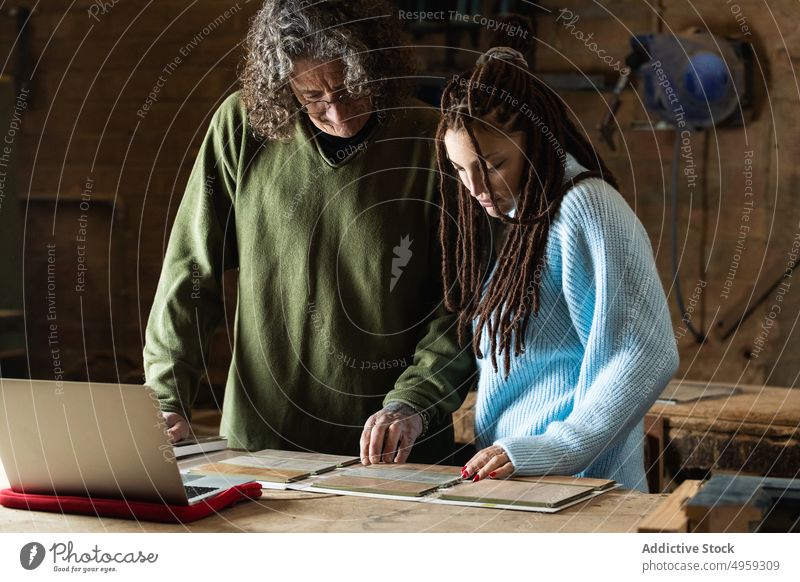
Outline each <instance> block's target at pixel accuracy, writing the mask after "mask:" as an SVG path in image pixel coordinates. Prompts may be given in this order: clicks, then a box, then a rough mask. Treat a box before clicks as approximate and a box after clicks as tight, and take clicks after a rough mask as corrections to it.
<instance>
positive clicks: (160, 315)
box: [144, 98, 241, 419]
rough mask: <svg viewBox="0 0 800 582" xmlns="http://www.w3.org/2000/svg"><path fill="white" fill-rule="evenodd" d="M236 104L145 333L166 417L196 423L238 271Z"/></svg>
mask: <svg viewBox="0 0 800 582" xmlns="http://www.w3.org/2000/svg"><path fill="white" fill-rule="evenodd" d="M235 110H236V104H235V99H233V98H228V100H226V102H225V103H223V105H222V106H221V107H220V108H219V109H218V110H217V111H216V112H215V114H214V116H213V118H212V120H211V124H210V127H209V129H208V131H207V133H206V136H205V138H204V140H203V142H202V145H201V147H200V151H199V154H198V156H197V159H196V160H195V164H194V166H193V168H192V171H191V174H190V176H189V181H188V183H187V185H186V189H185V192H184V195H183V199H182V200H181V203H180V206H179V207H178V212H177V215H176V217H175V222H174V224H173V226H172V232H171V234H170V237H169V243H168V245H167V250H166V254H165V256H164V263H163V266H162V269H161V277H160V279H159V282H158V288H157V291H156V295H155V299H154V301H153V306H152V308H151V311H150V318H149V320H148V323H147V329H146V332H145V336H146V338H145V347H144V368H145V380H146V382H147V385H148V386H150V387H151V388H152V389H153V390H154V391H155V393H156V394H157V396H158V399H159V406H160V408H161V409H162V410H163V411H165V412H177V413H179V414H182V415H183V416H184V417H186V418H187V419H190V418H191V406H192V404H193V402H194V399H195V397H196V396H197V390H198V386H199V383H200V380H201V378H202V376H203V374H204V373H205V370H206V365H205V362H206V357H207V354H208V346H209V340H210V337H211V335H212V333H213V332H214V330H215V328H216V326H217V325H218V324H219V322H220V320H221V318H222V315H223V313H224V307H223V290H222V273H223V271H224V270H225V269H230V268H235V267H236V266H237V252H236V242H235V228H234V215H233V196H234V193H235V190H236V181H237V170H236V168H237V159H236V158H237V156H236V152H237V144H238V142H237V140H236V139H235V134H237V133H240V131H241V127H238V128H237V127H236V125H237V121H236V115H235Z"/></svg>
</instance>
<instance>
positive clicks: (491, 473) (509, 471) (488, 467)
mask: <svg viewBox="0 0 800 582" xmlns="http://www.w3.org/2000/svg"><path fill="white" fill-rule="evenodd" d="M513 474H514V465H513V464H512V463H511V460H510V459H509V458H508V455H507V454H506V451H505V449H503V447H498V446H496V445H492V446H491V447H486V448H485V449H482V450H480V451H478V453H477V454H476V455H475V456H474V457H472V458H471V459H470V460H469V462H468V463H467V464H466V465H464V467H463V468H462V469H461V478H462V479H472V480H473V481H480V480H481V479H486V478H487V477H488V478H489V479H505V478H506V477H511V475H513Z"/></svg>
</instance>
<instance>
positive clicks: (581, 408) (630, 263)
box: [495, 179, 678, 475]
mask: <svg viewBox="0 0 800 582" xmlns="http://www.w3.org/2000/svg"><path fill="white" fill-rule="evenodd" d="M570 194H572V196H570ZM560 214H561V219H562V225H561V228H562V231H561V256H562V264H561V271H562V272H561V278H562V287H563V294H564V298H565V300H566V303H567V306H568V309H569V313H570V317H571V319H572V323H573V325H574V328H575V330H576V332H577V334H578V336H579V337H580V340H581V343H582V344H583V346H584V355H583V359H582V363H581V369H580V374H579V377H578V381H577V385H576V386H575V387H574V401H573V408H572V411H571V412H570V414H569V415H568V416H567V417H566V419H564V420H559V421H554V422H552V423H550V424H549V425H548V426H547V428H546V429H545V431H544V432H543V433H542V434H539V435H536V436H529V437H509V438H503V439H499V440H498V441H496V442H495V444H497V445H500V446H502V447H503V448H504V449H505V450H506V452H507V454H508V456H509V458H510V459H511V462H512V463H513V465H514V467H515V472H516V473H517V474H521V475H526V474H527V475H543V474H547V473H551V474H557V475H573V474H576V473H579V472H581V471H582V470H584V469H585V468H586V467H588V466H589V465H591V464H592V463H593V462H594V461H595V460H596V459H597V458H598V457H599V456H600V455H602V454H603V453H604V452H605V451H606V450H607V449H608V447H610V446H613V445H615V444H616V443H618V442H620V441H621V440H622V439H624V438H626V437H627V436H628V434H629V433H630V431H631V430H632V429H633V428H634V426H635V425H636V424H637V423H638V422H639V421H641V419H642V418H643V417H644V415H645V413H646V412H647V410H648V409H649V407H650V406H651V405H652V404H653V402H655V400H656V398H658V395H659V394H660V393H661V391H662V390H663V388H664V386H666V384H667V383H668V382H669V380H670V378H671V377H672V376H673V375H674V374H675V372H676V371H677V367H678V351H677V346H676V344H675V339H674V335H673V329H672V323H671V320H670V315H669V309H668V307H667V302H666V297H665V295H664V290H663V288H662V286H661V281H660V279H659V276H658V272H657V270H656V266H655V262H654V260H653V253H652V247H651V246H650V241H649V239H648V237H647V233H646V231H645V230H644V227H643V226H642V224H641V222H639V220H638V218H637V217H636V215H635V214H634V212H633V210H632V209H631V208H630V207H629V206H628V204H627V203H626V202H625V200H624V199H623V198H622V196H621V195H620V194H619V192H617V191H616V190H615V189H613V188H612V187H611V186H608V185H606V183H605V182H602V181H600V180H597V179H591V180H585V181H583V182H581V183H580V184H578V185H577V186H576V187H575V188H574V189H573V190H570V192H568V194H567V196H565V198H564V202H563V203H562V208H561V213H560Z"/></svg>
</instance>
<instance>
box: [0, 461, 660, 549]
mask: <svg viewBox="0 0 800 582" xmlns="http://www.w3.org/2000/svg"><path fill="white" fill-rule="evenodd" d="M230 454H233V452H230V451H228V452H226V453H224V454H223V455H221V456H228V455H230ZM235 454H240V453H235ZM216 458H218V457H216V456H213V455H208V456H207V457H202V456H201V458H200V459H198V460H195V459H192V460H187V461H181V463H180V465H181V467H182V468H186V467H188V466H190V465H192V464H196V463H198V462H200V463H202V462H206V461H208V460H209V459H211V460H214V459H216ZM0 486H2V487H7V486H8V485H7V480H6V477H5V474H4V473H2V472H0ZM665 497H666V495H646V494H644V493H639V492H638V491H627V490H615V491H610V492H608V493H605V494H603V495H601V496H599V497H597V498H595V499H593V500H590V501H587V502H584V503H581V504H578V505H575V506H573V507H570V508H568V509H565V510H563V511H560V512H558V513H554V514H544V513H532V512H523V511H509V510H502V509H487V508H473V507H458V506H451V505H433V504H429V503H419V502H411V501H389V500H385V499H369V498H365V497H352V496H344V495H329V494H320V493H305V492H300V491H274V490H268V489H265V490H264V493H263V495H262V497H261V498H260V499H257V500H254V501H247V502H243V503H240V504H238V505H235V506H233V507H229V508H227V509H225V510H223V511H222V512H220V513H219V514H217V515H214V516H212V517H208V518H206V519H202V520H200V521H197V522H195V523H192V524H188V525H169V524H158V523H137V522H135V521H129V520H122V519H109V518H96V517H86V516H77V515H61V514H58V513H45V512H33V511H24V510H15V509H6V508H4V507H0V532H6V533H9V532H48V533H49V532H57V533H60V532H178V531H192V532H635V531H636V526H637V524H638V523H639V522H640V521H641V520H642V519H643V518H644V517H645V516H646V515H647V514H649V513H651V512H652V511H653V510H654V509H655V508H656V506H657V505H658V504H659V503H660V502H661V501H662V500H663V499H664V498H665Z"/></svg>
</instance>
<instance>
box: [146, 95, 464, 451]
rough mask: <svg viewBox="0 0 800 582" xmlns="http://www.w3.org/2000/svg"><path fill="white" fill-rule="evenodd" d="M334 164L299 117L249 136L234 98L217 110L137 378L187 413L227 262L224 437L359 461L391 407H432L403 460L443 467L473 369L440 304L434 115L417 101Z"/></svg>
mask: <svg viewBox="0 0 800 582" xmlns="http://www.w3.org/2000/svg"><path fill="white" fill-rule="evenodd" d="M383 116H384V119H383V120H382V122H381V123H380V124H378V126H377V127H376V129H375V130H374V132H373V133H372V134H371V136H370V137H369V138H368V139H367V141H366V142H365V143H364V144H362V145H361V146H360V147H359V148H357V149H355V151H343V152H341V155H340V156H337V157H340V158H341V160H342V161H341V162H339V163H336V164H333V165H332V164H331V163H330V162H329V161H328V160H326V159H325V158H324V157H323V155H322V152H321V150H320V149H319V147H318V145H317V142H316V140H314V139H313V137H312V132H311V131H310V128H311V126H310V124H309V122H308V120H307V119H305V117H304V116H300V118H298V121H297V123H296V133H295V137H294V138H293V139H292V140H291V141H288V142H273V141H265V140H257V139H256V138H254V137H253V135H252V132H251V130H250V128H249V127H248V124H247V116H246V111H245V109H244V107H243V105H242V104H241V101H240V99H239V95H238V93H234V94H233V95H231V96H230V97H228V98H227V99H226V100H225V102H224V103H223V104H222V106H221V107H220V108H219V109H218V110H217V111H216V113H215V114H214V117H213V119H212V121H211V125H210V127H209V130H208V133H207V135H206V137H205V139H204V141H203V144H202V147H201V149H200V152H199V154H198V157H197V160H196V163H195V165H194V168H193V170H192V173H191V176H190V178H189V182H188V185H187V187H186V192H185V194H184V197H183V200H182V202H181V205H180V208H179V210H178V214H177V217H176V219H175V223H174V226H173V228H172V233H171V236H170V240H169V246H168V247H167V251H166V255H165V257H164V265H163V269H162V273H161V279H160V281H159V285H158V290H157V292H156V296H155V300H154V303H153V307H152V311H151V313H150V319H149V321H148V325H147V332H146V345H145V348H144V363H145V375H146V379H147V384H148V385H149V386H151V387H152V388H153V389H154V390H155V391H156V393H157V394H158V397H159V403H160V406H161V409H162V410H164V411H170V412H178V413H180V414H183V415H184V416H185V417H187V418H190V407H191V405H192V403H193V401H194V399H195V396H196V394H197V390H198V386H199V382H200V379H201V377H202V375H203V374H204V371H205V362H206V361H207V360H206V355H207V353H208V344H209V338H210V336H211V334H212V332H213V331H214V329H215V328H216V327H217V325H218V324H219V323H220V321H221V318H222V317H223V316H224V309H223V290H222V273H223V271H224V270H225V269H232V268H237V269H238V280H239V284H238V302H237V306H236V320H235V324H234V338H233V361H232V364H231V367H230V371H229V374H228V381H227V386H226V391H225V401H224V406H223V416H222V427H221V432H222V434H224V435H226V436H227V437H228V439H229V446H231V447H233V448H245V449H249V450H258V449H264V448H276V449H302V450H312V451H318V452H330V453H339V454H350V455H358V451H359V438H360V436H361V432H362V429H363V425H364V422H365V421H366V419H367V417H369V416H370V415H371V414H373V413H375V412H376V411H378V410H380V409H381V408H382V406H383V405H384V404H386V403H388V402H390V401H401V402H405V403H406V404H409V405H411V406H413V407H414V408H415V409H417V410H422V409H425V410H427V411H428V412H429V413H430V414H431V425H430V429H429V431H428V433H427V434H426V435H425V436H424V437H422V438H421V439H420V440H419V441H418V442H417V445H416V446H415V447H414V450H413V451H412V457H411V460H414V461H420V462H442V461H448V456H449V454H450V453H451V452H452V449H453V433H452V422H451V416H450V414H451V413H452V412H453V411H454V410H455V409H456V408H458V406H460V404H461V402H462V401H463V398H464V396H465V395H466V391H467V390H468V389H469V387H470V384H471V382H472V380H473V379H474V372H475V363H474V358H473V357H472V355H471V352H470V351H469V349H462V348H459V346H458V344H457V341H456V339H455V337H456V333H455V332H456V330H455V325H454V324H455V317H454V316H452V315H449V314H447V313H446V312H445V311H444V308H443V306H442V304H441V284H440V278H439V268H440V263H439V251H438V240H437V234H436V232H437V221H438V219H439V212H438V211H439V206H438V203H437V198H438V194H437V188H436V183H437V180H436V171H435V169H434V168H435V161H434V158H435V154H434V147H433V139H432V138H433V136H434V131H435V125H436V121H437V113H436V112H435V110H433V109H431V108H429V107H427V106H426V105H425V104H423V103H422V102H420V101H417V100H410V101H409V102H408V103H406V104H404V106H403V107H401V108H398V109H396V110H393V111H391V112H389V113H388V114H383Z"/></svg>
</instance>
